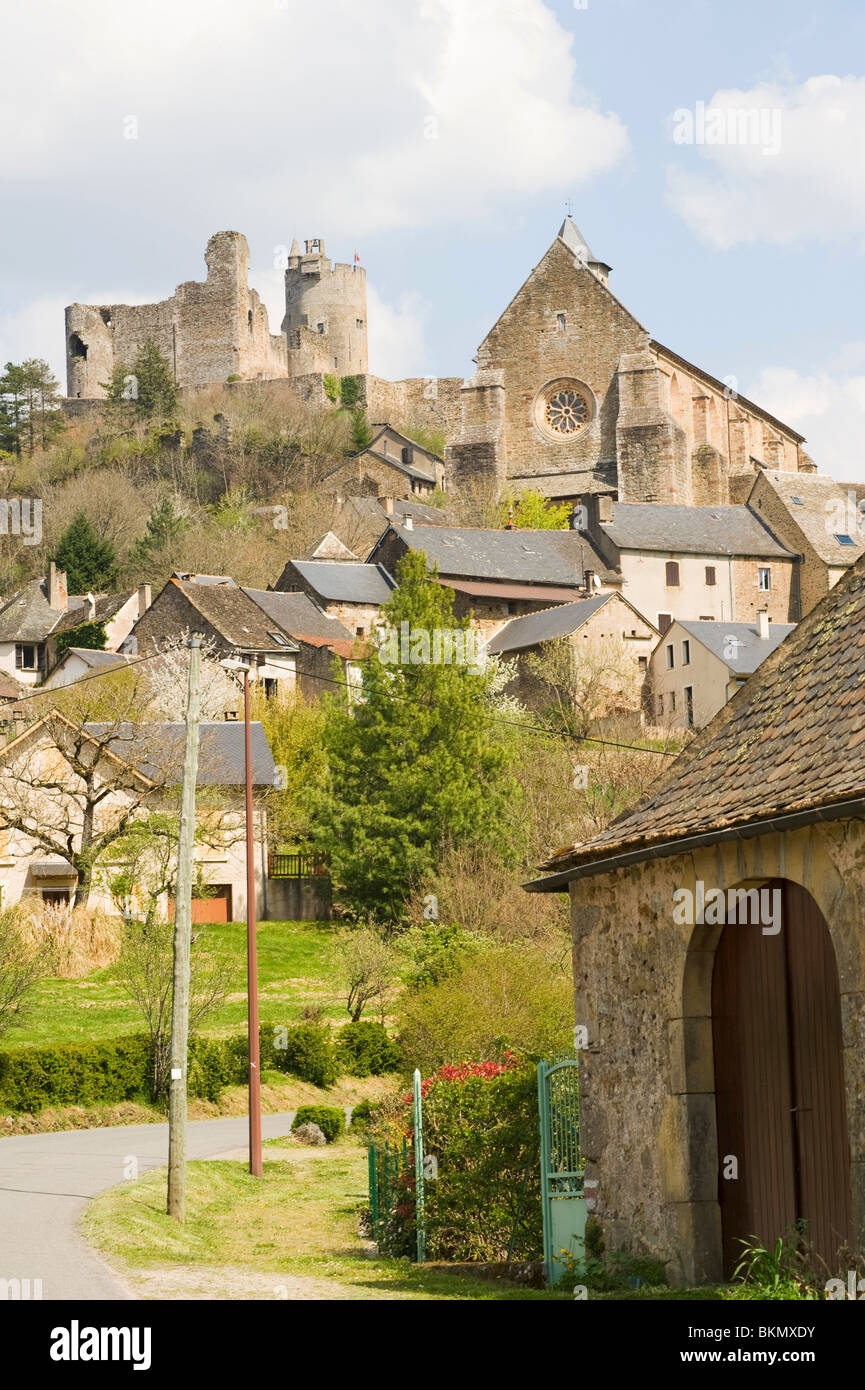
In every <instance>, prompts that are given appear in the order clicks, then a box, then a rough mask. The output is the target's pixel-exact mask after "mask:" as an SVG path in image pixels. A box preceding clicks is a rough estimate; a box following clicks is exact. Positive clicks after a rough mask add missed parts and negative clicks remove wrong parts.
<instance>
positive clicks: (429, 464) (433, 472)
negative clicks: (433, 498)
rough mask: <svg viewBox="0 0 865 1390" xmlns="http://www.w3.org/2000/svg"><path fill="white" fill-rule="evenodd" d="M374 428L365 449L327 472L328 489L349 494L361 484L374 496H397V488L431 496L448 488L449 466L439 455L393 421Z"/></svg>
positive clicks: (325, 484)
mask: <svg viewBox="0 0 865 1390" xmlns="http://www.w3.org/2000/svg"><path fill="white" fill-rule="evenodd" d="M372 428H373V430H374V431H375V433H374V435H373V438H372V439H371V440H370V442H369V444H368V445H367V446H366V448H365V449H360V450H358V452H357V453H355V454H352V455H351V456H350V458H347V459H345V461H344V462H343V463H341V464H339V465H338V467H336V468H333V469H331V471H330V472H329V473H326V474H325V476H324V478H323V479H322V487H323V488H324V489H325V490H326V491H331V492H333V491H335V492H338V493H339V494H340V495H342V496H345V495H346V494H347V493H350V492H351V491H352V490H354V489H357V488H360V489H361V491H362V492H363V493H364V494H365V495H367V496H370V497H393V496H394V495H395V494H396V493H397V492H410V493H411V495H412V496H413V497H429V496H430V495H431V494H432V493H433V492H435V490H436V488H438V489H439V490H440V491H444V488H445V466H444V463H443V462H442V460H441V459H440V458H439V457H438V455H436V454H433V453H431V451H430V450H429V449H424V448H423V447H422V446H421V445H420V444H417V443H416V442H415V440H413V439H409V438H408V436H407V435H404V434H400V432H399V431H398V430H395V429H393V428H392V427H391V426H390V425H373V427H372Z"/></svg>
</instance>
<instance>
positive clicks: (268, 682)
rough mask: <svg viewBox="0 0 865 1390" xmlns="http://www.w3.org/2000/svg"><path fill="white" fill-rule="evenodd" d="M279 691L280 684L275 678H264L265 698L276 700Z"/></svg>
mask: <svg viewBox="0 0 865 1390" xmlns="http://www.w3.org/2000/svg"><path fill="white" fill-rule="evenodd" d="M278 691H279V682H278V681H276V680H274V678H273V677H272V676H265V678H264V698H265V699H266V700H273V699H275V698H276V695H277V693H278Z"/></svg>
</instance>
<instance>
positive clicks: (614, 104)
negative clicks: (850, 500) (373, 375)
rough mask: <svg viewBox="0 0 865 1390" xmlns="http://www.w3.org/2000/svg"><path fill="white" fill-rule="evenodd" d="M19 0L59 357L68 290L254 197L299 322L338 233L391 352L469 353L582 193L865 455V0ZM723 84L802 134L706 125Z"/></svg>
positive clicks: (377, 354) (816, 426)
mask: <svg viewBox="0 0 865 1390" xmlns="http://www.w3.org/2000/svg"><path fill="white" fill-rule="evenodd" d="M2 9H3V22H4V34H5V36H6V38H7V62H8V68H7V73H8V76H7V79H6V81H5V82H4V88H3V91H2V92H0V113H2V116H3V118H4V119H3V125H4V129H6V130H7V131H9V130H10V129H12V128H14V129H15V132H16V134H15V137H14V138H13V139H12V140H9V139H7V140H6V141H5V142H4V148H3V150H2V152H0V165H2V167H3V186H4V199H3V203H4V216H3V218H2V221H0V251H2V255H0V360H3V361H5V360H7V359H10V358H11V359H12V360H20V359H21V358H22V357H23V356H25V355H31V354H38V355H40V356H45V357H47V358H49V360H50V361H51V362H52V363H53V364H55V366H56V368H57V369H58V370H59V369H60V368H61V367H62V347H63V341H62V307H63V305H64V304H65V303H68V302H69V301H71V300H73V299H83V300H88V301H90V302H104V301H106V300H112V299H113V300H130V301H134V300H137V301H139V302H140V301H146V300H148V299H152V298H164V297H165V296H166V295H168V294H169V293H171V291H172V290H173V288H174V286H175V284H177V283H178V282H179V281H181V280H186V279H198V278H202V276H203V270H204V267H203V261H202V252H203V249H204V244H205V242H206V240H207V238H208V236H209V235H210V234H211V233H212V232H213V231H216V230H218V229H220V228H224V227H233V228H236V229H237V230H240V231H243V232H245V233H246V235H247V237H248V238H249V241H250V246H251V251H252V265H253V270H252V274H251V282H252V284H253V285H255V287H256V288H258V289H259V290H260V292H261V293H262V294H263V295H264V297H265V299H266V301H267V303H268V306H269V308H270V310H271V326H272V328H274V329H276V328H277V327H278V318H279V315H280V312H281V310H280V283H279V282H280V276H279V274H278V272H277V271H276V270H275V269H274V264H273V262H274V255H275V248H277V247H279V246H280V245H284V244H285V243H287V242H288V241H290V239H291V237H292V236H293V235H295V234H296V235H298V236H299V237H300V238H301V239H302V238H303V237H304V236H314V235H322V236H324V237H325V238H326V241H327V246H328V251H329V253H331V254H333V255H334V256H335V258H337V259H341V260H349V259H350V258H351V255H352V253H353V251H354V249H355V247H357V249H358V251H359V252H360V255H361V259H362V261H363V263H364V265H365V266H366V267H367V272H368V276H369V283H370V287H371V296H370V306H369V321H370V333H371V368H372V369H373V370H377V371H379V372H380V373H381V374H382V375H387V376H400V375H421V374H434V375H448V376H450V375H462V374H468V373H469V372H470V371H471V370H472V363H471V358H472V355H473V353H474V352H475V350H476V348H477V345H478V343H479V342H480V340H481V339H482V337H483V336H484V334H485V332H486V331H487V329H488V328H489V327H490V326H491V324H492V323H493V322H494V320H495V318H496V317H497V315H498V314H499V312H500V311H501V309H502V308H503V307H504V305H505V304H506V303H507V301H508V300H509V299H510V297H511V295H512V294H513V293H514V291H515V290H516V289H517V288H518V286H519V284H520V283H521V282H522V280H523V279H524V278H525V276H526V274H527V273H528V271H529V270H530V269H531V267H532V266H533V265H534V264H536V263H537V261H538V260H539V259H540V257H541V255H542V254H543V252H544V250H545V249H546V247H547V245H548V244H549V242H550V241H551V240H552V238H553V236H554V235H555V232H556V230H557V228H558V226H559V224H560V222H561V220H562V217H563V216H564V212H565V204H566V200H567V199H571V200H572V206H573V215H574V218H575V220H576V221H577V223H578V224H579V226H580V228H581V229H582V231H583V233H584V235H585V236H586V238H587V239H588V241H589V243H590V245H591V246H592V248H593V250H594V251H595V253H596V254H597V255H599V256H601V257H602V258H603V259H605V260H607V261H608V262H610V263H611V264H612V266H613V275H612V279H611V288H613V289H614V291H615V293H616V294H617V295H618V296H619V298H620V299H622V300H623V301H624V303H625V304H626V305H627V306H628V307H629V308H630V309H631V310H632V311H633V312H634V313H635V314H636V316H637V317H638V318H639V319H640V320H641V321H642V322H643V323H644V324H645V326H646V327H647V328H648V329H649V331H650V332H651V333H652V334H653V336H655V337H656V338H658V339H660V340H661V341H662V342H664V343H665V344H667V345H668V346H669V347H671V348H673V349H674V350H675V351H677V352H679V353H680V354H681V355H683V356H685V357H687V358H690V359H691V360H693V361H695V362H697V363H698V364H699V365H701V366H703V367H704V368H706V369H707V370H709V371H711V372H713V373H715V374H716V375H718V376H720V377H728V376H732V377H735V379H736V384H737V386H738V389H739V390H740V391H742V392H743V393H744V394H746V395H749V396H751V397H752V398H754V399H756V400H758V401H760V403H762V404H763V405H765V406H766V407H767V408H768V409H770V410H774V411H775V412H776V413H778V414H780V415H781V417H782V418H783V419H785V420H787V421H788V422H789V423H790V424H792V425H794V426H795V427H797V428H799V429H800V430H801V431H802V432H803V433H805V434H806V435H807V436H808V440H809V446H810V450H811V452H812V455H813V457H814V458H815V461H816V462H817V464H818V466H819V467H820V468H821V470H822V471H825V472H832V473H834V474H835V476H837V477H841V478H854V477H856V478H865V447H863V443H862V437H863V430H865V328H863V326H862V306H863V302H865V294H863V290H865V273H863V268H865V260H863V251H865V179H863V176H862V172H863V171H862V166H863V159H862V150H863V149H865V9H863V7H862V6H861V4H854V3H846V2H845V0H826V3H823V4H822V5H821V6H820V7H816V6H814V5H813V4H805V3H803V0H787V2H786V3H779V0H763V2H762V3H760V4H754V3H753V0H752V2H751V3H749V4H746V3H744V0H727V3H724V4H721V3H717V0H712V2H711V3H706V0H702V3H701V2H700V0H697V3H694V0H687V3H686V0H659V3H655V4H647V3H645V0H643V2H642V3H637V2H636V0H588V3H587V4H586V6H585V7H584V8H578V7H577V6H576V5H575V4H573V3H571V0H546V3H545V2H544V0H409V3H408V4H400V3H397V0H368V3H366V4H365V5H364V6H363V7H358V6H357V5H356V4H350V3H348V0H319V2H318V3H316V4H314V5H313V4H305V5H302V4H300V3H297V0H249V3H246V4H244V5H239V4H238V3H237V0H152V3H151V4H149V5H148V6H147V7H146V8H145V7H140V6H132V5H128V4H119V5H118V4H117V3H116V0H114V3H109V0H87V4H86V5H79V6H76V7H73V6H62V7H59V6H57V5H56V4H54V3H51V2H50V0H30V3H29V4H28V6H26V7H15V6H13V5H12V4H11V3H9V0H3V6H2ZM698 102H702V103H704V104H705V106H706V107H707V108H709V109H710V110H712V111H716V112H717V111H726V110H728V109H729V108H730V107H731V106H732V107H735V108H737V109H743V110H745V111H748V112H753V113H757V116H756V118H757V119H759V113H761V112H762V113H764V115H765V120H766V121H767V122H771V121H772V120H774V119H776V118H775V117H774V116H773V113H776V112H777V113H778V115H777V122H778V125H777V132H778V141H777V148H776V149H775V151H774V153H773V152H771V151H767V150H766V149H765V148H764V147H763V146H762V145H761V144H760V142H759V140H758V141H756V142H750V143H749V142H747V141H746V142H745V143H741V144H739V143H736V144H726V145H724V146H720V145H717V144H715V145H712V146H709V145H707V144H704V145H696V144H690V145H689V144H682V143H678V142H677V141H676V140H675V139H674V132H675V130H676V129H677V123H678V127H681V124H682V118H681V116H679V117H676V116H674V113H676V112H683V111H689V112H695V111H696V107H697V103H698ZM4 108H5V109H4ZM772 128H773V129H774V127H772ZM765 129H766V131H767V132H768V130H769V129H770V126H769V125H768V124H767V125H766V127H765ZM130 131H131V132H132V135H133V138H129V135H130ZM430 137H432V138H430ZM764 144H765V141H764Z"/></svg>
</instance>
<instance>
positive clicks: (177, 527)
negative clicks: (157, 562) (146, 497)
mask: <svg viewBox="0 0 865 1390" xmlns="http://www.w3.org/2000/svg"><path fill="white" fill-rule="evenodd" d="M185 530H186V522H185V521H184V520H183V517H181V516H178V515H177V513H176V512H175V510H174V504H173V502H172V501H171V498H170V497H163V499H162V501H161V502H159V503H157V505H156V506H155V507H154V508H153V511H152V512H151V513H150V516H149V517H148V518H147V526H146V528H145V531H144V535H143V536H142V537H141V538H140V540H137V541H136V542H135V544H134V545H133V546H132V548H131V550H130V552H129V563H130V565H131V566H138V567H140V566H143V565H148V564H150V561H151V560H152V559H153V557H154V556H155V555H158V554H159V552H160V550H163V549H164V548H165V546H167V545H168V544H169V543H170V542H171V541H173V540H175V539H176V537H178V536H182V535H183V532H184V531H185Z"/></svg>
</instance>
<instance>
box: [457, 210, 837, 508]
mask: <svg viewBox="0 0 865 1390" xmlns="http://www.w3.org/2000/svg"><path fill="white" fill-rule="evenodd" d="M609 278H610V267H609V266H608V265H607V264H606V263H605V262H604V261H603V260H601V258H600V257H598V256H596V255H594V253H593V252H592V251H591V250H590V249H589V247H588V245H587V243H586V241H585V238H584V237H583V236H582V234H581V233H580V231H579V229H578V228H577V226H576V225H575V223H574V222H573V221H572V220H571V218H570V217H568V218H566V219H565V221H564V222H563V224H562V226H561V227H560V228H559V232H558V235H557V236H556V237H555V239H554V240H553V242H552V244H551V245H550V247H549V249H548V250H547V252H546V253H545V254H544V256H542V258H541V260H540V262H539V263H538V265H537V266H535V268H534V269H533V270H532V271H531V273H530V274H529V276H528V278H527V279H526V280H525V282H524V283H523V285H522V286H521V287H520V288H519V289H518V290H517V292H516V294H515V295H514V296H513V298H512V299H511V301H510V303H509V304H508V305H507V307H506V308H505V309H504V311H503V312H502V314H501V315H500V317H499V319H498V320H497V322H496V323H495V324H494V325H493V327H492V328H491V329H490V331H489V333H488V334H487V336H486V337H485V338H484V340H483V342H482V343H481V345H480V347H479V348H478V352H477V356H476V358H475V361H476V363H477V371H476V373H475V375H474V376H473V377H471V378H470V379H469V380H468V381H466V382H465V383H464V385H463V388H462V390H461V392H460V397H461V419H460V425H459V430H458V432H452V433H449V443H448V447H447V450H446V452H445V461H446V463H447V467H448V479H449V483H450V485H451V487H452V488H454V489H456V490H459V488H460V487H462V486H463V485H464V484H467V483H470V482H471V481H472V480H474V479H476V478H479V477H483V478H487V479H492V480H495V481H496V482H497V483H498V484H499V485H500V486H504V485H505V484H506V483H508V484H510V486H511V488H512V489H515V490H519V489H520V488H537V489H539V490H540V491H541V492H543V493H544V494H545V495H546V496H548V497H555V498H573V499H578V498H582V497H585V496H586V495H589V494H592V493H595V492H610V491H614V492H616V494H617V496H618V497H619V498H620V499H621V500H622V501H623V502H666V501H672V502H677V503H680V504H682V505H687V504H695V505H716V504H726V503H729V502H744V500H745V497H746V496H747V494H748V491H749V490H750V487H751V484H752V482H753V479H754V475H755V471H756V470H757V469H758V468H759V467H767V468H775V469H781V470H784V471H790V472H792V473H796V472H799V471H802V470H812V471H813V464H812V463H811V460H810V459H809V458H808V457H807V455H806V454H804V453H803V451H802V444H803V438H802V436H801V435H800V434H798V433H797V432H796V431H795V430H793V429H791V428H790V426H789V425H785V424H784V423H783V422H782V421H780V420H778V419H776V418H775V417H774V416H773V415H771V414H770V413H769V412H768V411H766V410H764V409H763V408H762V407H761V406H759V405H757V404H755V403H754V402H753V401H748V400H746V399H745V398H744V397H743V396H741V395H739V394H738V392H737V391H736V390H735V383H732V384H731V383H730V382H729V381H727V382H722V381H719V380H718V379H717V378H716V377H713V376H712V375H710V374H709V373H708V372H705V371H703V370H702V368H700V367H697V366H695V365H694V364H693V363H691V362H687V361H686V360H685V359H684V358H683V357H680V356H679V355H678V354H677V353H674V352H671V351H670V349H668V348H665V347H664V346H663V345H662V344H661V343H659V342H657V341H656V340H655V339H654V338H651V337H650V335H649V332H648V330H647V329H645V328H644V327H643V325H642V324H641V323H640V322H638V320H637V319H636V318H635V317H634V315H633V314H632V313H631V312H630V311H629V310H628V309H627V308H626V307H625V306H624V305H623V304H622V303H621V302H620V300H618V299H617V298H616V296H615V295H614V294H613V293H612V291H611V289H610V286H609Z"/></svg>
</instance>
